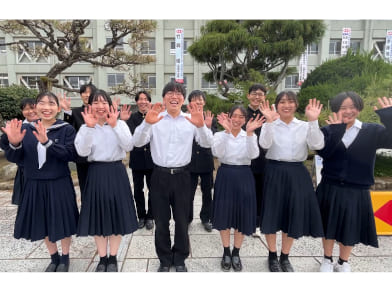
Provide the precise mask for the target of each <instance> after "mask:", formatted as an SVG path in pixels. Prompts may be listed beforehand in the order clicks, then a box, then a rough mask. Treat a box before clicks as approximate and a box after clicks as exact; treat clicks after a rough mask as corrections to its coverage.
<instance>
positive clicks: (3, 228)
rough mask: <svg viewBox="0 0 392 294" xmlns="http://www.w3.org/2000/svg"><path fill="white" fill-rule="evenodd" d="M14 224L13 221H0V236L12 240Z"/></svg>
mask: <svg viewBox="0 0 392 294" xmlns="http://www.w3.org/2000/svg"><path fill="white" fill-rule="evenodd" d="M14 224H15V221H14V220H5V219H2V220H1V219H0V236H8V237H9V238H13V235H14Z"/></svg>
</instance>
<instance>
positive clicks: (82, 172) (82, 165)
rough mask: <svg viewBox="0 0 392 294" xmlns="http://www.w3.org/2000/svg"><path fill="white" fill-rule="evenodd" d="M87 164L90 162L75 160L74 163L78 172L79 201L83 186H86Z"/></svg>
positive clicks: (81, 197) (81, 196)
mask: <svg viewBox="0 0 392 294" xmlns="http://www.w3.org/2000/svg"><path fill="white" fill-rule="evenodd" d="M89 164H90V163H89V162H77V163H76V172H77V173H78V181H79V188H80V199H81V201H83V192H84V187H85V186H86V180H87V172H88V166H89Z"/></svg>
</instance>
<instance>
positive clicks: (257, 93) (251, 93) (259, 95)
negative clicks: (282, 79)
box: [250, 92, 265, 97]
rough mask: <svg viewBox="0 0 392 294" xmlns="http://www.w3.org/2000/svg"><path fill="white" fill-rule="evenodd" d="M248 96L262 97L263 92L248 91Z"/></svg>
mask: <svg viewBox="0 0 392 294" xmlns="http://www.w3.org/2000/svg"><path fill="white" fill-rule="evenodd" d="M250 96H252V97H264V96H265V94H264V93H263V92H250Z"/></svg>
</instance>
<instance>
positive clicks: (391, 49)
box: [384, 30, 392, 63]
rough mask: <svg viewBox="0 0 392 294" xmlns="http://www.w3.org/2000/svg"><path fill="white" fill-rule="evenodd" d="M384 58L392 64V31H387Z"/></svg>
mask: <svg viewBox="0 0 392 294" xmlns="http://www.w3.org/2000/svg"><path fill="white" fill-rule="evenodd" d="M384 57H385V59H386V60H387V61H389V62H390V63H392V30H388V31H387V36H386V40H385V49H384Z"/></svg>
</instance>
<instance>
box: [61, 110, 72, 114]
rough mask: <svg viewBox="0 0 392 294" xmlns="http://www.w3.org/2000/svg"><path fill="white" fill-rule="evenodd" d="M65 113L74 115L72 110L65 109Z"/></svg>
mask: <svg viewBox="0 0 392 294" xmlns="http://www.w3.org/2000/svg"><path fill="white" fill-rule="evenodd" d="M63 111H64V113H66V114H68V115H72V109H70V110H64V109H63Z"/></svg>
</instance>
